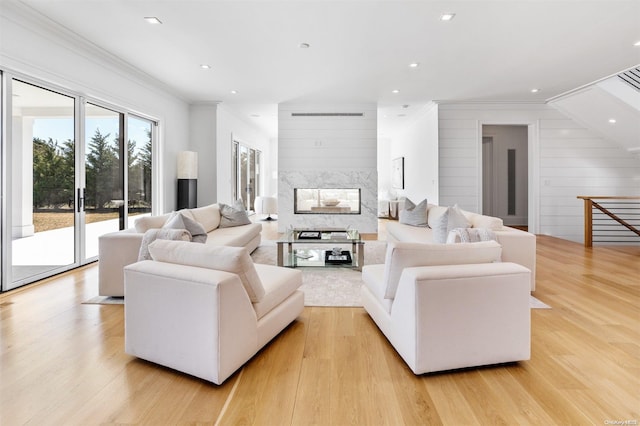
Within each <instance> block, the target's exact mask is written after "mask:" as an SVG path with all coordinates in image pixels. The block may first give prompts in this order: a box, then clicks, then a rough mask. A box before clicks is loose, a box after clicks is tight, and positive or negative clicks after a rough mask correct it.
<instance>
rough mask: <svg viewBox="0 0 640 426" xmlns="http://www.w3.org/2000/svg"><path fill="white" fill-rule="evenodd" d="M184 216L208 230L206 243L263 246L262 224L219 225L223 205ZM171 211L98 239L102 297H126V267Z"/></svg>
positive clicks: (199, 209) (139, 220)
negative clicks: (149, 235) (150, 230)
mask: <svg viewBox="0 0 640 426" xmlns="http://www.w3.org/2000/svg"><path fill="white" fill-rule="evenodd" d="M180 212H181V213H183V214H184V215H185V216H187V217H189V218H191V219H193V220H195V221H197V222H198V223H200V224H201V225H202V226H203V227H204V229H205V231H206V233H207V241H206V244H211V245H224V246H233V247H246V248H247V249H248V250H249V252H252V251H253V250H255V249H256V248H257V247H258V246H259V245H260V240H261V232H262V225H261V224H259V223H251V224H248V225H240V226H233V227H228V228H220V227H219V226H220V207H219V206H218V204H210V205H208V206H204V207H198V208H195V209H185V210H181V211H180ZM170 217H171V213H168V214H165V215H162V216H145V217H141V218H139V219H137V220H136V221H135V228H134V229H125V230H122V231H117V232H111V233H108V234H105V235H102V236H100V238H99V239H98V260H99V263H98V292H99V294H100V295H101V296H116V297H122V296H124V275H123V270H124V267H125V266H127V265H130V264H132V263H135V262H137V261H138V255H139V253H140V246H141V244H142V240H143V237H144V234H145V232H146V231H148V230H149V229H156V228H162V226H163V225H164V224H165V222H166V221H167V219H169V218H170Z"/></svg>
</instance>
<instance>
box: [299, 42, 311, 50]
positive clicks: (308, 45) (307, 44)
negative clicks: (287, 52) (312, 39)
mask: <svg viewBox="0 0 640 426" xmlns="http://www.w3.org/2000/svg"><path fill="white" fill-rule="evenodd" d="M298 47H299V48H300V49H308V48H310V47H311V45H310V44H309V43H300V44H299V45H298Z"/></svg>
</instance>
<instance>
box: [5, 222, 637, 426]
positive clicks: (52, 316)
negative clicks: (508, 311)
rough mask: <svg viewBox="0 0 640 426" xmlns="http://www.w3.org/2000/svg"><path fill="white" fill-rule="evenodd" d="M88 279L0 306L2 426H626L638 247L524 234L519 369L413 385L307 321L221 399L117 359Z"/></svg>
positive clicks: (384, 347)
mask: <svg viewBox="0 0 640 426" xmlns="http://www.w3.org/2000/svg"><path fill="white" fill-rule="evenodd" d="M275 226H276V223H271V224H266V223H265V228H266V229H265V233H266V234H267V235H271V237H269V238H272V237H273V235H275V231H274V230H275ZM381 235H383V234H381ZM97 271H98V268H97V265H95V264H94V265H90V266H88V267H84V268H81V269H78V270H76V271H72V272H70V273H66V274H64V275H60V276H57V277H55V278H52V279H48V280H46V281H43V282H41V283H39V284H36V285H32V286H29V287H25V288H23V289H20V290H17V291H12V292H9V293H5V294H3V295H0V345H1V351H2V352H1V358H0V361H1V366H0V368H1V369H0V425H3V426H8V425H20V424H33V425H90V424H151V425H164V424H214V423H218V424H222V425H235V424H256V425H312V424H316V425H348V424H353V425H379V424H380V425H381V424H392V425H438V424H445V425H462V424H479V425H495V424H509V425H516V424H517V425H529V424H531V425H569V424H571V425H588V424H594V425H603V424H607V423H606V422H607V421H625V420H632V421H639V420H640V386H639V385H640V360H639V359H640V347H639V344H640V308H639V306H640V297H639V289H638V287H639V285H640V278H639V277H640V248H629V247H627V248H611V247H595V248H593V249H587V248H584V247H583V246H582V245H580V244H575V243H571V242H567V241H563V240H560V239H556V238H552V237H546V236H539V237H538V271H537V274H538V275H537V279H538V281H537V290H536V292H535V296H536V297H538V298H539V299H541V300H542V301H544V302H546V303H547V304H549V305H551V306H552V308H553V309H551V310H533V311H532V313H531V315H532V358H531V360H530V361H527V362H521V363H518V364H508V365H501V366H492V367H484V368H473V369H467V370H463V371H456V372H446V373H438V374H428V375H422V376H415V375H413V374H412V373H411V372H410V371H409V369H408V368H407V367H406V366H405V364H404V363H403V361H402V360H401V359H400V357H399V356H398V355H397V354H396V352H395V351H394V350H393V348H392V347H391V346H390V345H389V343H388V342H387V341H386V339H385V338H384V336H383V335H382V334H381V333H380V332H379V331H378V329H377V328H376V326H375V324H374V323H373V322H372V321H371V320H370V318H369V317H368V316H367V314H366V313H365V311H364V310H363V309H362V308H305V310H304V313H303V314H302V315H301V316H300V318H298V320H297V321H295V322H294V323H293V324H292V325H291V326H289V327H288V328H287V329H286V330H285V331H284V332H283V333H281V334H280V335H279V336H278V337H277V338H276V339H275V340H274V341H272V342H271V343H270V344H269V345H267V346H266V347H265V348H264V349H263V350H262V351H260V352H259V353H258V354H257V355H256V356H255V357H254V358H253V359H252V360H251V361H250V362H249V363H247V364H246V366H245V367H244V368H243V369H241V370H240V371H238V372H237V373H236V374H234V375H233V376H232V377H231V378H230V379H229V380H228V381H227V382H226V383H224V384H223V385H222V386H215V385H213V384H210V383H207V382H204V381H202V380H199V379H196V378H193V377H190V376H187V375H184V374H181V373H178V372H175V371H172V370H169V369H166V368H162V367H159V366H156V365H154V364H151V363H149V362H145V361H142V360H139V359H136V358H133V357H131V356H129V355H126V354H125V353H124V352H123V337H124V323H123V306H121V305H88V304H82V302H83V301H85V300H87V299H89V298H91V297H93V296H95V295H97ZM609 424H612V423H609ZM636 424H637V423H636Z"/></svg>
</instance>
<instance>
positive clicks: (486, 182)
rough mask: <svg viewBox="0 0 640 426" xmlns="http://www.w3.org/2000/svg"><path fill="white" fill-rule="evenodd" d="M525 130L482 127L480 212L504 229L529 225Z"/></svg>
mask: <svg viewBox="0 0 640 426" xmlns="http://www.w3.org/2000/svg"><path fill="white" fill-rule="evenodd" d="M528 143H529V142H528V129H527V126H526V125H483V126H482V213H483V214H485V215H489V216H495V217H499V218H501V219H502V220H503V222H504V224H505V225H507V226H517V227H526V226H527V225H528V209H529V206H528V200H529V182H528V175H529V174H528V164H529V159H528Z"/></svg>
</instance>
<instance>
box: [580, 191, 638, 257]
mask: <svg viewBox="0 0 640 426" xmlns="http://www.w3.org/2000/svg"><path fill="white" fill-rule="evenodd" d="M578 198H580V199H582V200H584V246H585V247H593V243H594V242H597V243H626V242H630V241H635V238H637V237H640V229H639V227H640V197H624V196H617V197H616V196H610V197H609V196H604V197H594V196H585V195H580V196H578ZM595 200H598V201H595Z"/></svg>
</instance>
